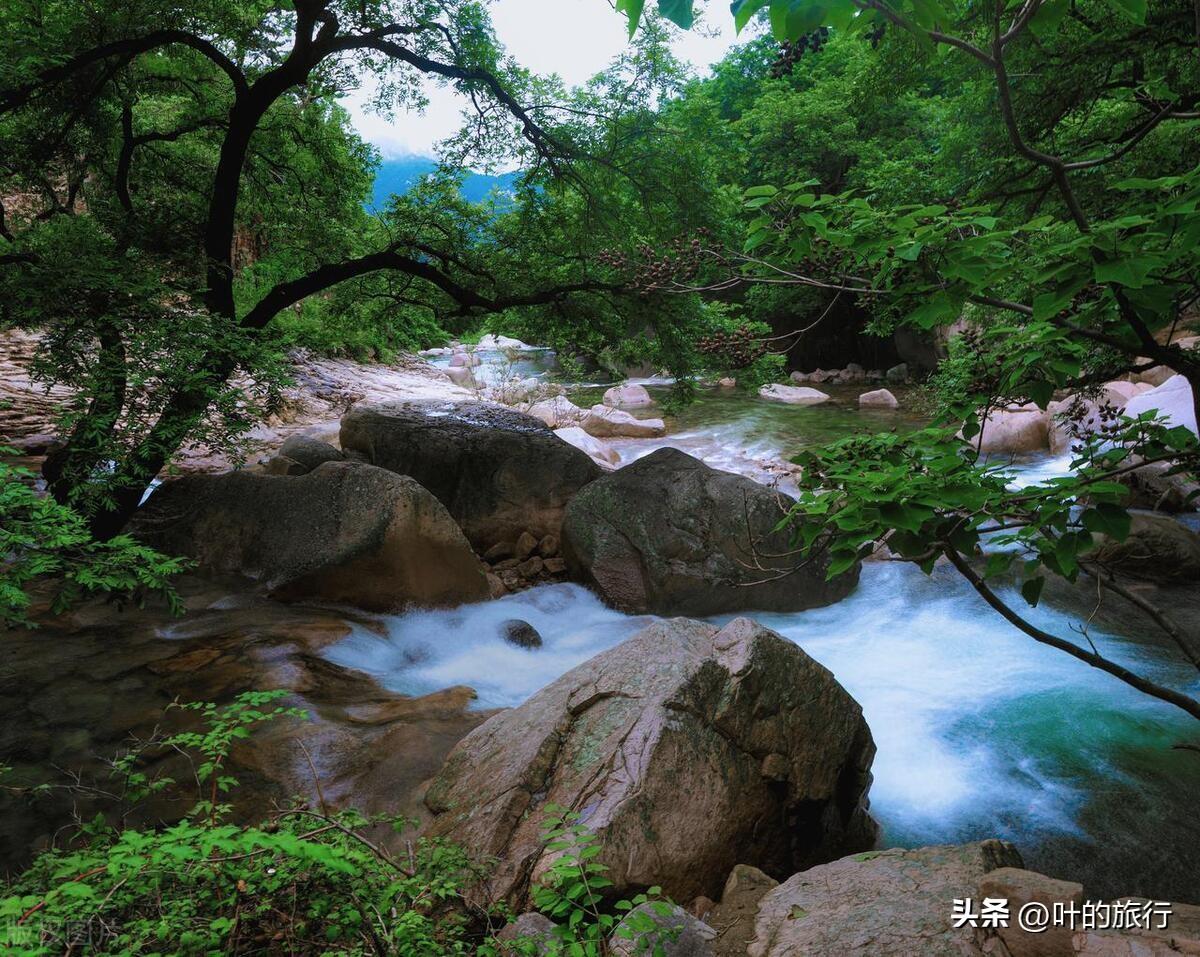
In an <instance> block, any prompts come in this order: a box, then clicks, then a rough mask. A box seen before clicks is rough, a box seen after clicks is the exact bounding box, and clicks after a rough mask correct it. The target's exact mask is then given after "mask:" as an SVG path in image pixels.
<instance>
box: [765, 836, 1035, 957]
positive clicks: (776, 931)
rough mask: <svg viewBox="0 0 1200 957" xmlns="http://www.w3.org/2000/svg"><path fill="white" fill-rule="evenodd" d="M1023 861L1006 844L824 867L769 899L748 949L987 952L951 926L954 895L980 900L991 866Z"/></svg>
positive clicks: (774, 956) (775, 952)
mask: <svg viewBox="0 0 1200 957" xmlns="http://www.w3.org/2000/svg"><path fill="white" fill-rule="evenodd" d="M1021 866H1022V862H1021V857H1020V855H1019V854H1018V853H1017V851H1016V849H1015V848H1014V847H1013V846H1012V845H1011V844H1007V843H1005V842H1003V841H979V842H976V843H974V844H963V845H946V846H938V847H922V848H918V849H916V850H911V851H908V850H902V849H899V848H897V849H895V850H890V851H880V852H876V853H867V854H858V855H855V856H853V857H846V858H843V859H842V860H839V861H834V862H833V863H831V864H823V865H821V866H820V867H814V868H812V869H811V870H808V871H803V872H801V873H799V874H796V875H795V876H793V877H791V878H790V879H788V880H787V881H784V883H782V884H780V885H779V886H778V887H776V888H775V889H774V890H772V891H769V892H768V893H767V894H766V896H764V897H763V899H762V900H761V901H760V902H759V906H758V917H757V919H756V920H755V925H754V930H755V937H754V941H753V943H751V945H750V949H749V954H750V957H801V955H803V957H845V955H848V954H863V955H868V954H869V955H870V957H913V955H917V954H919V955H920V957H982V955H983V954H984V952H985V951H984V950H983V949H982V947H981V943H982V941H980V940H979V939H977V933H976V930H975V929H974V928H972V927H970V926H969V925H967V926H964V927H959V928H956V927H954V926H953V925H952V920H951V913H952V911H953V904H954V900H955V898H958V899H976V897H977V895H976V885H977V884H978V882H979V879H980V878H981V877H983V875H984V874H986V873H988V872H989V871H992V870H994V869H995V868H998V867H1021ZM976 903H978V902H977V901H976ZM1014 916H1015V915H1014Z"/></svg>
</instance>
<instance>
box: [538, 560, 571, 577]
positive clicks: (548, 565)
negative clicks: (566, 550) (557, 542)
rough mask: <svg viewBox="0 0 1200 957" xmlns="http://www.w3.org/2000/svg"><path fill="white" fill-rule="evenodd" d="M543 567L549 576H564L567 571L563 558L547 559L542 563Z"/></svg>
mask: <svg viewBox="0 0 1200 957" xmlns="http://www.w3.org/2000/svg"><path fill="white" fill-rule="evenodd" d="M542 567H543V568H544V569H545V570H546V573H547V574H549V575H562V574H564V573H565V572H566V570H567V563H566V561H565V560H564V559H562V558H547V559H546V560H545V561H544V562H542Z"/></svg>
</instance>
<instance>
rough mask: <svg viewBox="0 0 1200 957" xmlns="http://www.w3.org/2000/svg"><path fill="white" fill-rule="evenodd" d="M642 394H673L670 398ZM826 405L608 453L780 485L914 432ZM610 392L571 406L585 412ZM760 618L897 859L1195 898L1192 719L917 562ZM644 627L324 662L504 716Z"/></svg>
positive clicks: (436, 645)
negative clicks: (787, 473) (1009, 865)
mask: <svg viewBox="0 0 1200 957" xmlns="http://www.w3.org/2000/svg"><path fill="white" fill-rule="evenodd" d="M524 361H526V362H529V363H530V366H529V368H528V369H524V370H522V371H523V372H524V373H525V374H537V373H538V372H540V371H544V370H543V368H542V367H541V366H540V364H539V363H538V362H537V361H536V358H534V357H527V358H526V359H525V360H524ZM648 386H649V388H650V389H651V392H652V393H655V394H658V395H659V396H660V397H661V396H662V395H663V394H665V386H664V385H663V384H661V383H656V382H654V381H650V382H649V383H648ZM829 391H831V392H833V393H834V398H835V401H833V402H830V403H826V404H823V405H820V406H813V407H805V408H799V407H794V406H786V405H780V404H777V403H770V402H766V401H762V400H758V399H756V398H752V397H746V396H745V395H744V394H741V393H738V394H732V393H727V392H720V391H718V390H707V391H704V392H703V393H702V394H701V397H700V399H699V401H698V402H696V403H695V404H694V405H692V406H691V407H689V408H687V409H685V410H684V411H683V412H682V413H680V415H679V416H677V417H675V418H669V419H668V429H669V434H668V435H667V437H665V438H663V439H655V440H622V441H614V442H613V443H612V444H613V445H614V447H616V448H617V449H618V451H619V452H620V454H621V456H622V460H623V462H628V461H632V460H633V459H635V458H637V457H639V456H641V455H645V454H648V453H649V452H651V451H653V450H654V449H655V448H659V447H661V446H663V445H672V446H676V447H678V448H681V449H683V450H684V451H686V452H688V453H689V454H691V455H695V456H697V457H698V458H701V459H703V460H704V461H706V462H708V463H709V464H711V465H713V466H714V467H717V468H723V469H727V470H730V471H736V472H741V473H742V474H746V475H750V476H751V477H754V478H757V479H759V480H768V475H767V473H766V472H764V470H763V468H762V463H763V461H764V460H768V459H771V458H775V457H778V456H781V455H786V454H793V453H794V452H795V451H797V450H798V449H799V448H802V447H804V446H805V445H809V444H814V443H819V442H825V441H828V440H829V439H832V438H837V437H841V436H844V435H847V434H850V433H851V432H852V431H854V430H861V429H871V430H878V429H881V428H897V429H906V428H912V427H915V426H916V425H917V424H919V422H920V419H919V417H917V416H914V415H912V414H910V413H907V412H870V413H866V412H860V411H858V409H857V407H856V405H855V404H854V402H853V397H854V396H855V395H857V391H858V390H837V389H834V390H829ZM598 395H599V392H597V391H595V390H588V389H583V390H580V391H579V392H578V393H577V394H572V396H571V397H572V399H573V401H575V402H576V403H577V404H579V405H584V406H586V405H588V404H591V403H592V402H595V401H598ZM643 414H658V413H657V412H656V411H655V410H650V411H649V412H648V413H643ZM1015 464H1016V467H1017V468H1018V470H1019V472H1020V477H1021V480H1022V481H1026V482H1028V481H1035V480H1038V479H1041V478H1044V477H1048V476H1050V475H1053V474H1059V473H1061V470H1062V469H1063V468H1064V467H1065V464H1066V463H1065V462H1064V461H1063V460H1053V459H1050V458H1048V457H1046V456H1041V457H1033V458H1030V459H1028V460H1026V461H1023V462H1017V463H1015ZM1018 600H1019V599H1018ZM751 617H754V618H757V619H758V620H759V621H761V622H762V623H763V624H765V625H767V626H769V627H771V628H773V629H775V630H777V631H778V632H780V633H781V634H783V635H785V636H786V637H788V638H790V639H791V640H793V641H795V642H796V643H797V644H798V645H799V646H800V647H802V648H803V649H804V650H805V651H806V652H807V653H809V654H810V655H812V656H813V657H814V658H815V659H817V660H818V661H820V662H821V663H822V664H824V665H825V666H826V667H828V668H829V669H830V670H832V671H833V672H834V674H835V675H836V676H837V678H838V680H839V681H840V682H841V683H842V684H843V685H844V686H845V687H846V689H847V690H848V691H849V692H850V693H851V694H853V695H854V697H855V698H856V699H857V700H858V701H859V702H860V703H861V704H862V706H863V710H864V712H865V715H866V718H867V721H868V723H869V724H870V727H871V730H872V732H873V734H874V737H875V741H876V743H877V745H878V755H877V757H876V760H875V765H874V775H875V781H874V784H873V786H872V788H871V792H870V794H871V805H872V812H873V813H874V815H875V816H876V818H877V819H878V820H879V822H880V824H881V826H882V829H883V833H882V843H883V844H884V845H885V846H896V845H900V846H919V845H923V844H935V843H955V842H961V841H967V840H973V839H979V838H984V837H1001V838H1005V839H1008V840H1011V841H1013V842H1014V843H1015V844H1016V845H1017V846H1018V848H1019V849H1020V850H1021V852H1022V854H1023V855H1024V857H1025V860H1026V864H1027V865H1028V866H1030V867H1032V868H1034V869H1036V870H1039V871H1043V872H1046V873H1049V874H1052V875H1055V876H1061V877H1064V878H1070V879H1074V880H1080V881H1082V882H1083V883H1084V885H1085V888H1086V890H1087V892H1088V894H1089V896H1116V895H1120V894H1136V895H1141V896H1148V897H1154V898H1168V899H1175V900H1185V901H1198V900H1200V798H1197V795H1200V757H1198V756H1197V754H1196V752H1195V751H1188V750H1181V749H1175V748H1173V747H1172V746H1173V745H1175V744H1178V743H1180V742H1184V741H1188V740H1192V741H1194V740H1195V736H1196V729H1195V727H1194V722H1190V721H1189V719H1187V718H1186V716H1184V715H1182V714H1179V715H1178V716H1177V715H1176V713H1174V711H1173V709H1171V708H1170V707H1169V706H1167V705H1165V704H1159V703H1157V702H1155V701H1153V700H1152V699H1149V698H1147V697H1145V696H1143V695H1141V694H1139V693H1137V692H1136V691H1134V690H1133V689H1130V688H1128V687H1126V686H1125V685H1123V684H1121V683H1120V682H1118V681H1117V680H1115V679H1113V678H1110V677H1108V676H1107V675H1104V674H1102V673H1100V672H1098V671H1095V670H1094V669H1091V668H1089V667H1088V666H1086V665H1084V664H1082V663H1080V662H1077V661H1075V660H1074V659H1072V658H1070V657H1068V656H1066V655H1064V654H1062V653H1061V652H1057V651H1055V650H1054V649H1051V648H1047V647H1044V646H1041V645H1038V644H1036V643H1035V642H1033V641H1032V640H1031V639H1029V638H1027V637H1025V636H1024V635H1023V634H1021V633H1019V632H1018V631H1016V630H1015V629H1014V628H1012V627H1011V626H1009V625H1008V624H1007V623H1005V622H1004V621H1003V620H1002V619H1000V618H999V617H998V616H997V615H995V614H994V613H993V612H992V611H991V610H990V609H988V608H987V607H986V606H984V605H983V603H982V602H981V601H980V600H979V599H978V598H977V596H976V595H975V593H974V592H973V591H972V590H971V589H970V588H969V586H967V585H966V584H965V583H964V582H963V581H962V580H961V579H959V578H958V577H957V575H956V574H954V572H953V571H952V570H947V569H943V568H939V569H937V570H936V571H935V573H934V574H933V575H932V576H931V577H926V576H925V575H924V574H923V573H922V572H921V571H920V570H919V569H917V568H915V567H913V566H911V565H908V564H901V563H891V562H869V563H867V564H866V565H865V566H864V568H863V574H862V580H861V583H860V585H859V586H858V588H857V590H856V591H855V592H854V593H853V594H852V595H851V596H850V597H849V598H847V599H846V600H844V601H842V602H839V603H837V604H835V605H832V606H830V607H827V608H820V609H814V610H810V611H806V612H800V613H794V614H758V615H753V614H752V615H751ZM1034 617H1035V619H1036V620H1037V622H1038V624H1040V625H1041V626H1042V627H1045V628H1047V629H1048V630H1053V631H1056V632H1058V633H1060V634H1064V635H1068V636H1070V635H1071V632H1070V630H1069V629H1070V627H1071V624H1072V622H1073V621H1074V618H1073V616H1072V615H1071V614H1070V613H1069V612H1068V611H1066V610H1065V608H1061V607H1060V608H1056V607H1054V603H1053V602H1050V603H1048V604H1047V603H1044V605H1043V607H1041V608H1039V609H1038V610H1037V611H1036V612H1035V613H1034ZM511 618H520V619H524V620H526V621H528V622H530V623H531V624H532V625H533V626H534V627H535V628H537V629H538V631H539V632H540V633H541V635H542V637H543V640H544V646H543V647H542V648H541V649H538V650H536V651H527V650H522V649H519V648H515V647H513V646H510V645H508V644H506V643H505V642H504V641H503V640H502V639H501V637H500V626H501V623H502V622H503V621H505V620H507V619H511ZM651 620H652V619H651V618H648V617H645V616H642V617H634V616H628V615H624V614H621V613H619V612H615V611H613V610H611V609H608V608H606V607H604V606H603V605H602V604H601V603H600V602H599V601H598V599H596V598H595V597H594V596H593V595H591V594H590V593H589V592H588V591H587V590H586V589H584V588H582V587H579V586H576V585H549V586H542V587H538V588H534V589H532V590H529V591H526V592H522V593H519V594H516V595H509V596H506V597H504V598H501V599H499V600H496V601H490V602H485V603H482V604H478V605H470V606H464V607H460V608H457V609H454V610H450V611H422V612H413V613H409V614H404V615H397V616H388V617H384V618H381V619H379V620H378V622H375V623H374V624H375V626H376V627H373V628H372V627H365V626H361V625H360V626H356V627H355V628H354V630H353V632H352V634H351V635H350V636H349V637H348V638H346V639H344V640H343V641H341V642H340V643H338V644H337V645H335V646H333V647H332V648H331V649H329V650H328V651H327V652H326V654H327V656H328V657H329V658H330V659H331V660H333V661H335V662H337V663H339V664H342V665H345V666H349V667H352V668H356V669H360V670H362V671H365V672H368V673H369V674H372V675H374V676H376V678H377V679H378V680H379V681H380V682H381V683H382V684H384V685H385V686H387V687H388V688H390V689H393V690H396V691H401V692H404V693H408V694H423V693H427V692H430V691H435V690H437V689H440V688H445V687H448V686H450V685H456V684H465V685H469V686H471V687H473V688H475V689H476V690H477V692H478V696H479V697H478V700H477V702H476V706H477V707H479V708H494V707H504V706H512V705H516V704H519V703H520V702H522V701H524V700H525V699H526V698H528V697H529V696H530V695H531V694H532V693H533V692H535V691H537V690H538V689H539V688H541V687H543V686H544V685H545V684H547V683H548V682H550V681H552V680H554V679H555V678H557V677H558V676H559V675H561V674H562V673H563V672H565V671H567V670H568V669H570V668H572V667H574V666H575V665H577V664H579V663H580V662H582V661H584V660H586V659H587V658H589V657H591V656H592V655H595V654H596V653H598V652H600V651H603V650H604V649H606V648H609V647H612V646H613V645H615V644H617V643H619V642H620V641H622V640H624V639H625V638H627V637H629V636H630V635H632V634H633V633H635V632H636V631H637V630H638V629H640V628H642V627H644V626H645V625H646V624H647V623H648V622H649V621H651ZM1105 624H1106V626H1107V627H1108V630H1107V631H1098V630H1096V629H1095V628H1093V629H1092V631H1091V632H1090V634H1091V636H1092V638H1093V640H1094V641H1095V642H1096V644H1097V646H1098V647H1099V648H1100V650H1101V651H1102V652H1103V653H1104V654H1106V655H1108V656H1110V657H1112V658H1113V659H1115V660H1117V661H1122V662H1127V663H1136V664H1137V665H1138V667H1139V668H1141V669H1142V670H1145V671H1147V672H1148V673H1150V674H1152V675H1153V676H1154V677H1155V678H1157V679H1158V680H1160V681H1163V682H1166V683H1170V684H1173V685H1175V686H1177V687H1180V688H1190V690H1191V691H1192V692H1193V693H1200V681H1197V680H1196V678H1195V674H1194V672H1192V673H1189V672H1188V671H1187V670H1186V669H1184V668H1183V667H1182V666H1179V665H1178V664H1176V663H1175V661H1174V660H1173V659H1172V658H1171V657H1170V656H1169V655H1168V654H1167V653H1166V652H1165V651H1164V650H1163V649H1162V648H1161V647H1160V646H1158V645H1157V643H1156V642H1155V641H1154V640H1153V639H1151V638H1150V637H1148V636H1145V635H1143V634H1141V633H1140V632H1141V630H1143V628H1144V626H1143V625H1142V624H1141V623H1140V622H1138V621H1136V620H1135V619H1130V620H1129V621H1128V622H1127V623H1125V622H1122V621H1121V620H1120V619H1116V620H1115V622H1114V621H1109V620H1106V622H1105Z"/></svg>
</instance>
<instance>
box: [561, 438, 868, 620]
mask: <svg viewBox="0 0 1200 957" xmlns="http://www.w3.org/2000/svg"><path fill="white" fill-rule="evenodd" d="M789 502H790V500H789V499H787V498H786V497H783V496H781V495H779V494H778V493H776V492H773V491H771V490H770V489H768V488H766V487H764V486H762V485H759V484H758V483H756V482H753V481H751V480H750V479H748V478H743V477H742V476H738V475H733V474H731V473H729V472H721V471H718V470H716V469H713V468H710V467H709V466H707V465H705V464H704V463H703V462H701V461H699V460H698V459H694V458H692V457H691V456H690V455H687V454H685V453H684V452H681V451H679V450H678V449H673V448H663V449H658V450H656V451H654V452H652V453H651V454H650V455H647V456H645V457H643V458H641V459H638V460H637V461H636V462H633V463H632V464H630V465H627V466H625V467H624V468H622V469H620V470H618V471H616V472H613V473H611V474H609V475H606V476H604V477H603V478H600V479H597V480H596V481H595V482H594V483H592V484H591V485H590V486H588V487H587V488H585V489H584V490H583V491H582V492H580V493H579V495H577V496H576V497H575V499H574V500H573V501H572V502H571V504H570V505H569V506H568V508H567V516H566V520H565V522H564V523H563V541H562V550H563V556H564V557H565V558H566V559H567V567H568V568H570V569H571V571H572V574H573V576H574V577H575V578H576V579H577V580H580V581H583V582H586V583H587V584H589V585H591V586H592V587H593V588H594V589H595V590H596V591H597V592H599V594H600V596H601V597H602V598H603V599H604V600H605V601H606V602H607V603H608V604H610V605H612V606H613V607H614V608H618V609H620V610H622V611H626V612H631V613H635V614H641V613H646V612H649V613H652V614H661V615H697V616H705V615H717V614H722V613H725V612H733V611H745V610H764V611H799V610H802V609H804V608H812V607H815V606H818V605H827V604H830V603H831V602H834V601H838V600H839V599H841V598H844V597H845V596H846V595H847V594H849V592H850V591H851V590H852V589H853V588H854V585H855V583H856V582H857V580H858V570H857V569H856V568H855V569H852V570H850V571H848V572H847V573H845V574H843V575H838V576H837V577H835V578H834V579H832V580H831V581H826V579H825V569H826V567H827V561H826V560H823V559H819V558H818V559H815V560H813V561H812V562H809V563H807V564H805V565H803V566H802V567H797V562H796V561H795V560H793V559H789V558H782V557H779V556H783V555H786V554H787V553H789V552H790V550H791V538H790V535H789V534H788V532H787V531H780V532H776V531H775V528H776V526H777V525H778V524H779V521H780V520H781V519H782V518H783V514H784V512H783V510H784V509H785V508H786V507H787V505H788V503H789ZM755 554H758V555H759V556H760V562H759V563H760V564H761V565H762V567H761V568H756V567H753V566H752V565H751V564H750V563H751V562H752V560H753V557H754V556H755ZM771 556H775V557H771Z"/></svg>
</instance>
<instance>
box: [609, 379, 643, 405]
mask: <svg viewBox="0 0 1200 957" xmlns="http://www.w3.org/2000/svg"><path fill="white" fill-rule="evenodd" d="M601 401H602V402H603V404H604V405H608V406H614V407H617V408H625V409H636V408H639V407H641V406H647V405H653V404H654V400H653V399H652V398H650V393H649V392H647V391H646V387H645V386H643V385H637V384H635V383H631V382H626V383H623V384H621V385H615V386H613V387H612V388H611V389H609V390H608V391H606V392H605V393H604V398H603V399H602V400H601Z"/></svg>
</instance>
